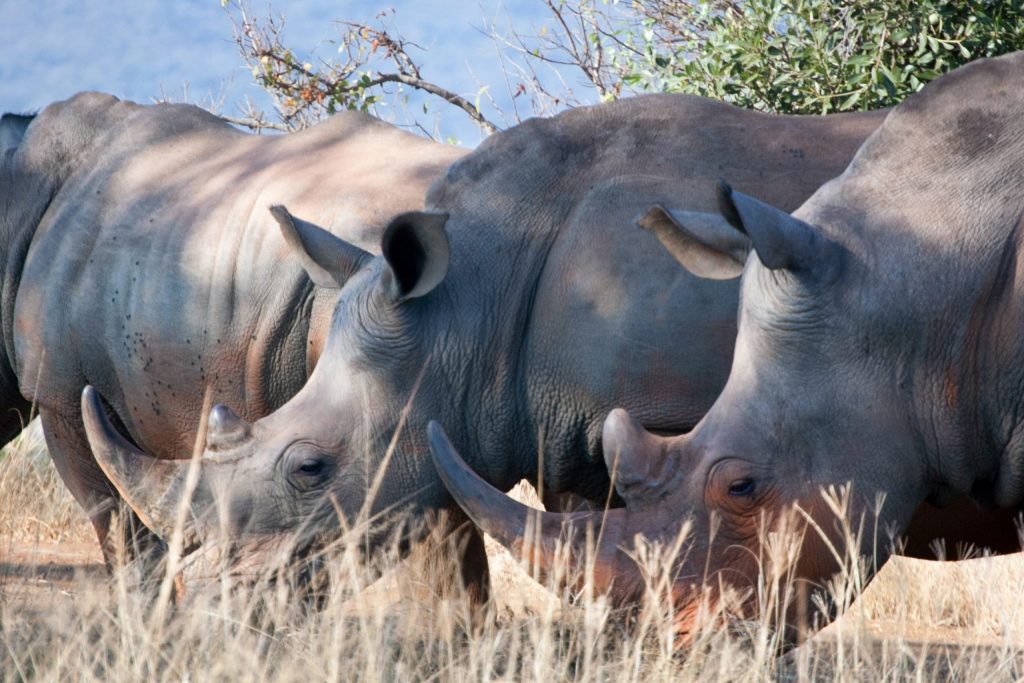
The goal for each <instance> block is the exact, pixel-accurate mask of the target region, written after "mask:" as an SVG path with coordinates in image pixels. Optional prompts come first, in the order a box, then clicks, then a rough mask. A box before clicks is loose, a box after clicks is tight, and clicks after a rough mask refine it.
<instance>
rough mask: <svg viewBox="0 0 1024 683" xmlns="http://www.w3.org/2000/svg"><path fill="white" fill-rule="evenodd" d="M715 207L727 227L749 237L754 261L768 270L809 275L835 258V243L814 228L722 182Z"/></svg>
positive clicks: (719, 185)
mask: <svg viewBox="0 0 1024 683" xmlns="http://www.w3.org/2000/svg"><path fill="white" fill-rule="evenodd" d="M718 207H719V210H720V211H721V212H722V216H723V217H724V218H725V220H726V221H728V222H729V224H730V225H732V226H733V227H735V228H736V229H737V230H740V231H742V232H743V233H745V234H746V235H747V237H749V238H750V242H751V244H752V245H753V247H754V251H755V252H756V253H757V258H758V259H759V260H760V261H761V263H763V264H764V266H765V267H766V268H768V269H770V270H779V269H785V270H790V271H794V272H810V271H812V270H815V269H818V268H820V267H822V265H823V264H825V263H828V262H830V261H831V260H832V259H833V258H834V256H835V253H836V245H835V243H834V242H832V241H830V240H829V239H828V238H826V237H825V236H823V235H822V234H821V233H820V232H818V230H817V229H815V228H814V226H812V225H810V224H808V223H805V222H803V221H802V220H800V219H799V218H794V217H793V216H791V215H790V214H788V213H786V212H785V211H782V210H780V209H776V208H775V207H774V206H771V205H770V204H766V203H764V202H762V201H760V200H758V199H754V198H753V197H750V196H748V195H745V194H743V193H742V192H737V191H736V190H733V189H732V188H731V187H729V185H728V184H726V183H724V182H719V184H718Z"/></svg>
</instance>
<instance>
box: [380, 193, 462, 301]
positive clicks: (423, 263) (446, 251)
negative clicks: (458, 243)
mask: <svg viewBox="0 0 1024 683" xmlns="http://www.w3.org/2000/svg"><path fill="white" fill-rule="evenodd" d="M447 221H448V214H441V213H430V212H426V211H409V212H407V213H403V214H401V215H400V216H397V217H396V218H395V219H394V220H393V221H391V225H389V226H388V228H387V230H385V231H384V236H383V237H382V238H381V253H382V254H383V255H384V259H385V260H386V261H387V262H388V266H390V268H391V278H390V283H389V287H390V293H391V296H392V297H393V298H394V300H395V301H404V300H406V299H415V298H418V297H421V296H424V295H425V294H428V293H429V292H431V291H432V290H433V289H434V288H435V287H437V286H438V285H439V284H441V282H442V281H443V280H444V278H445V275H447V274H448V263H449V260H450V259H451V251H450V248H449V246H448V235H447V234H446V233H445V229H444V226H445V223H447Z"/></svg>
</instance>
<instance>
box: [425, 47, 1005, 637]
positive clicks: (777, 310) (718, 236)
mask: <svg viewBox="0 0 1024 683" xmlns="http://www.w3.org/2000/svg"><path fill="white" fill-rule="evenodd" d="M680 191H681V193H684V196H687V197H688V194H686V189H685V188H680ZM718 196H719V202H720V205H721V215H694V214H687V213H685V212H681V211H675V210H673V209H672V208H671V205H669V204H666V205H663V206H661V207H655V208H654V209H653V210H652V211H650V212H648V213H646V214H645V215H644V217H643V218H642V219H641V223H642V224H643V225H645V226H646V227H648V228H650V229H652V230H655V231H657V232H658V234H660V235H661V236H662V237H663V238H664V239H663V241H664V243H665V246H666V247H668V248H669V250H670V251H672V253H673V254H675V255H676V256H677V257H678V258H679V260H680V262H681V263H682V264H683V265H684V266H686V267H687V268H689V269H691V270H692V271H693V272H696V273H702V274H710V275H721V274H722V273H723V272H729V271H732V272H740V270H741V269H742V273H743V277H742V287H741V305H740V320H739V332H738V338H737V342H736V348H735V355H734V358H733V365H732V370H731V373H730V375H729V378H728V381H727V383H726V386H725V388H724V389H723V391H722V393H721V395H720V396H719V397H718V399H717V400H716V402H715V403H714V405H713V406H712V407H711V409H710V411H709V412H708V413H707V415H706V416H705V417H704V418H703V419H702V420H701V422H700V423H699V424H698V425H697V426H696V427H695V428H694V430H693V431H692V432H691V433H689V434H686V435H681V436H675V437H663V436H659V435H657V434H653V433H651V432H650V431H648V430H646V429H644V427H643V426H642V425H641V424H640V423H639V422H638V421H637V420H636V419H635V418H634V417H631V416H630V415H629V413H627V412H626V411H624V410H616V411H613V412H612V413H611V414H610V415H609V416H608V419H607V420H606V421H605V424H604V438H603V446H604V456H605V458H606V461H607V462H608V463H609V466H611V465H612V463H616V464H617V471H618V478H617V480H616V486H617V489H618V492H619V495H621V497H622V498H623V499H624V501H625V507H624V508H623V509H617V510H610V511H608V512H607V514H606V515H603V516H601V515H597V514H595V513H586V512H580V513H574V514H573V515H572V516H570V517H567V516H565V515H559V514H557V513H547V514H544V515H543V516H542V518H541V519H540V520H539V522H538V521H535V522H533V523H539V524H540V525H541V526H542V528H543V529H544V531H545V534H544V535H543V536H542V538H541V539H540V542H539V543H537V544H536V545H535V546H534V547H535V554H536V556H537V559H538V561H539V562H540V563H541V564H545V563H547V564H548V565H549V564H550V562H551V561H552V559H553V558H552V557H551V556H550V551H551V548H552V546H553V545H555V544H556V539H555V538H553V536H552V534H555V533H559V532H561V531H562V528H563V524H565V523H570V524H572V525H573V526H575V527H576V528H577V529H579V528H583V527H585V526H587V525H589V524H597V525H601V531H600V534H601V537H600V538H601V542H600V543H599V544H597V547H596V548H595V549H594V553H596V555H595V564H596V568H595V572H594V576H595V581H596V582H597V583H598V585H599V587H601V588H603V589H605V590H610V592H611V595H612V597H613V598H614V599H616V600H617V601H618V602H620V603H625V604H633V603H634V602H635V601H637V600H638V598H639V591H641V590H642V588H643V580H642V579H641V577H640V573H639V571H638V568H637V565H636V564H635V563H634V562H633V561H632V560H631V559H629V557H628V556H627V555H626V552H625V551H626V550H628V549H629V548H630V547H631V546H632V539H633V538H634V537H635V535H636V534H642V535H643V536H645V537H646V538H647V539H649V540H658V541H662V542H665V543H671V542H673V541H674V539H675V538H676V535H677V534H679V532H680V530H681V526H682V525H683V524H684V523H686V522H687V520H689V523H691V524H692V527H691V532H690V535H689V536H690V539H691V541H692V544H693V545H692V547H691V549H690V552H689V553H688V554H687V555H686V558H687V559H685V560H682V561H680V562H679V563H678V566H677V567H676V571H677V573H676V577H677V578H676V580H675V581H676V582H675V584H674V585H675V590H674V593H673V595H674V599H675V600H676V601H677V603H678V607H679V610H680V613H681V617H680V628H681V629H683V630H687V629H689V628H691V627H692V625H693V619H692V617H693V615H694V612H695V610H694V605H695V600H696V599H697V597H698V595H699V592H698V591H695V590H694V587H695V586H699V585H700V584H701V583H703V582H707V583H708V585H710V586H712V587H713V586H716V585H719V584H723V585H730V586H733V587H735V588H738V589H739V590H740V591H741V592H742V591H743V590H746V589H751V588H753V587H754V586H755V582H756V581H757V580H758V578H757V577H758V567H757V565H756V563H757V560H758V558H767V557H768V556H769V555H768V553H767V552H765V549H764V546H763V545H762V544H763V538H764V532H765V531H766V530H770V529H771V528H772V526H771V524H772V523H773V521H778V520H782V519H783V518H785V517H786V514H785V513H786V511H787V510H790V509H792V508H793V506H800V508H801V509H802V510H803V511H804V513H805V514H806V515H807V517H803V516H800V517H798V520H803V521H804V522H806V520H808V519H809V520H811V521H813V525H812V527H814V529H813V530H812V529H810V528H808V529H806V533H805V535H804V540H803V545H802V554H801V555H800V557H799V559H798V560H796V561H795V562H794V564H793V566H792V567H791V570H792V572H793V574H794V575H795V577H796V578H797V579H798V580H799V581H802V582H807V583H806V584H805V586H806V585H809V586H810V587H812V588H814V587H818V586H821V585H822V583H823V582H824V581H826V580H827V579H828V578H829V577H831V576H832V575H833V574H834V572H835V571H836V570H837V565H838V564H839V562H838V559H839V558H844V557H850V556H851V554H852V556H853V557H857V556H858V554H859V555H860V556H861V557H864V558H873V559H874V560H875V563H871V562H870V561H869V562H868V565H867V567H866V569H867V570H868V572H869V573H870V571H871V570H872V569H873V568H874V567H876V566H878V565H879V564H881V563H882V562H884V561H885V560H886V558H887V557H888V556H889V553H890V550H891V543H890V538H889V534H891V533H899V532H900V531H902V530H903V529H906V528H907V526H908V524H909V523H910V520H911V518H912V517H913V515H914V514H915V512H916V511H917V510H918V509H919V508H921V506H922V505H923V504H925V503H926V502H931V503H933V504H935V505H938V506H944V505H952V506H955V507H956V508H957V509H959V510H961V511H966V510H968V509H970V508H972V507H973V512H970V518H971V519H972V520H973V525H974V531H973V534H974V535H973V536H972V535H971V534H970V533H967V532H966V531H965V534H964V540H974V541H976V542H978V543H980V544H985V545H989V546H991V547H992V548H993V549H994V550H995V551H997V552H1014V551H1018V550H1020V547H1021V545H1020V543H1021V540H1020V537H1019V535H1018V529H1017V524H1019V521H1020V512H1021V510H1022V509H1024V413H1022V409H1021V397H1022V396H1024V363H1022V359H1024V284H1022V283H1024V266H1022V261H1021V257H1022V256H1024V234H1022V230H1024V53H1016V54H1014V55H1011V56H1006V57H1001V58H998V59H991V60H983V61H978V62H975V63H972V64H970V65H968V66H964V67H962V68H960V69H958V70H957V71H955V72H953V73H951V74H948V75H946V76H943V77H941V78H940V79H938V80H937V81H935V82H934V83H932V84H930V85H928V86H927V87H925V88H924V89H923V90H922V91H921V92H920V93H918V94H915V95H913V96H911V97H909V98H908V99H907V100H906V101H905V102H904V103H902V104H901V105H900V106H899V107H898V108H896V109H895V110H894V111H893V112H892V113H891V114H890V115H889V116H888V118H887V119H886V120H885V122H884V123H883V124H882V126H881V127H880V128H879V129H878V131H877V132H875V133H874V134H873V135H872V136H871V137H870V138H869V139H868V140H867V141H866V142H865V144H864V146H863V147H862V148H861V149H860V151H859V152H858V153H857V155H856V157H855V158H854V160H853V161H852V162H851V164H850V166H849V168H848V169H847V170H846V171H845V172H844V173H843V174H842V175H841V176H840V177H838V178H836V179H835V180H833V181H831V182H829V183H827V184H825V185H824V186H823V187H822V188H821V189H820V190H819V191H818V192H816V193H815V194H814V196H813V197H811V198H810V199H809V200H808V201H807V202H806V203H805V204H804V205H803V206H802V207H800V209H799V210H798V211H796V212H795V213H794V214H793V215H789V214H787V213H785V212H784V211H781V210H779V209H778V208H776V207H774V206H772V205H770V204H768V203H766V202H763V201H760V200H757V199H754V198H752V197H751V196H749V195H747V194H745V193H743V192H740V191H739V190H736V189H733V188H731V187H729V186H728V185H722V186H721V187H720V189H719V192H718ZM431 445H432V447H433V452H434V455H435V456H436V460H437V464H438V466H439V467H440V468H441V471H442V472H443V473H444V476H445V480H446V482H447V483H448V485H449V488H450V490H451V491H452V493H453V495H454V496H455V498H456V499H457V500H458V501H459V503H460V504H462V505H463V506H464V507H465V509H466V510H467V511H468V512H469V514H470V516H471V517H472V518H473V519H474V520H475V521H476V522H477V523H478V524H479V525H480V526H481V527H482V528H483V529H484V530H486V531H489V532H491V533H493V534H495V535H496V536H498V537H499V538H501V539H502V540H503V541H504V542H505V543H506V544H508V545H510V546H522V545H523V544H524V543H525V542H527V541H528V540H529V539H527V538H526V537H525V536H524V530H525V529H526V524H527V520H528V518H529V515H530V513H529V512H528V511H527V510H526V509H524V508H523V507H522V506H520V505H518V504H517V503H516V502H515V501H513V500H511V499H508V498H507V497H504V496H503V495H502V494H501V493H499V492H498V491H496V490H495V489H493V488H492V487H490V486H488V485H486V483H485V482H483V481H482V480H481V479H480V478H479V477H477V476H475V475H474V474H473V473H472V472H470V471H469V470H468V468H467V467H466V466H465V464H464V463H461V462H460V460H459V459H458V455H457V453H456V452H455V451H454V450H453V448H452V446H451V443H450V442H449V441H448V440H447V439H446V438H445V435H444V432H443V431H442V429H441V428H440V427H438V426H437V425H433V426H432V427H431ZM477 462H478V461H476V460H473V461H471V464H473V465H476V464H477ZM847 485H849V486H850V487H851V488H850V489H849V491H848V493H847V494H846V496H848V498H847V504H848V506H849V508H848V510H847V516H848V519H847V521H848V522H850V523H851V524H852V527H853V529H857V528H858V526H859V525H860V524H861V520H863V521H864V527H863V531H864V533H863V535H862V536H860V538H859V539H858V540H855V541H854V542H852V543H848V544H847V543H844V541H845V537H844V536H843V534H841V533H839V531H838V530H839V528H840V525H839V524H838V523H837V522H838V521H839V520H838V519H837V516H836V514H835V511H834V510H832V509H830V508H829V506H828V504H827V503H826V501H825V500H824V499H823V493H822V492H823V490H828V489H830V488H831V489H832V490H833V491H837V492H839V491H841V490H842V487H844V486H847ZM838 495H840V497H842V494H841V493H840V494H838ZM876 514H877V520H876ZM716 519H717V522H714V521H713V520H716ZM876 524H877V526H876ZM762 525H763V526H762ZM713 526H715V527H716V528H717V533H713V532H712V527H713ZM572 538H573V539H574V540H572V541H571V544H572V552H573V553H574V554H575V555H576V557H577V558H578V557H579V556H580V554H581V553H583V552H584V551H585V548H584V547H583V540H582V536H581V535H580V534H579V532H578V531H577V532H575V533H574V535H572ZM830 544H831V547H830ZM851 551H852V553H851ZM833 553H836V554H835V555H834V554H833ZM812 593H813V590H808V591H806V595H811V594H812ZM799 595H801V591H800V590H796V591H794V596H799ZM751 600H753V597H751ZM747 609H752V606H751V605H749V604H748V605H747ZM806 609H809V608H808V605H807V603H806V602H804V601H803V600H801V599H798V597H794V599H793V601H792V603H791V604H790V610H789V612H788V615H789V621H788V622H787V624H788V625H789V626H791V627H792V626H794V625H798V624H797V623H796V622H797V617H798V616H799V615H800V614H802V613H803V614H809V612H801V610H806ZM791 634H792V631H791Z"/></svg>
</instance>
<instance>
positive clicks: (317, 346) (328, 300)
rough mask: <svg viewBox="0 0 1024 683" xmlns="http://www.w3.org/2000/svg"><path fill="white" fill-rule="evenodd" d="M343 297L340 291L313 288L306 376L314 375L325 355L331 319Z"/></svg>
mask: <svg viewBox="0 0 1024 683" xmlns="http://www.w3.org/2000/svg"><path fill="white" fill-rule="evenodd" d="M340 296H341V290H340V289H325V288H323V287H316V286H313V289H312V292H311V293H310V297H311V298H312V300H313V303H312V308H311V310H310V315H309V330H308V331H307V333H306V376H307V377H308V376H309V375H311V374H312V373H313V368H315V367H316V364H317V362H318V361H319V360H320V354H322V353H323V350H324V345H325V344H326V343H327V336H328V334H329V333H330V330H331V318H332V316H333V314H334V309H335V308H336V307H337V305H338V298H339V297H340Z"/></svg>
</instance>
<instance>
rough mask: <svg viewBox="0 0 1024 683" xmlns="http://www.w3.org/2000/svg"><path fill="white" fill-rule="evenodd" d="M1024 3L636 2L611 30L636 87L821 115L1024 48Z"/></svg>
mask: <svg viewBox="0 0 1024 683" xmlns="http://www.w3.org/2000/svg"><path fill="white" fill-rule="evenodd" d="M1022 5H1024V3H1022V2H1021V1H1020V0H1014V1H1011V2H991V1H984V0H969V1H966V2H965V1H962V0H895V1H884V0H724V1H723V0H717V1H715V2H693V1H692V0H636V1H635V2H633V3H632V4H631V6H630V7H631V11H632V12H635V15H634V16H637V17H638V18H639V19H638V21H636V22H635V23H633V24H632V25H631V26H630V27H628V28H622V27H620V28H619V31H618V32H617V33H616V35H615V39H616V40H615V42H616V43H617V44H618V49H617V50H616V51H615V54H614V57H613V60H614V66H615V71H617V73H618V76H619V78H621V80H622V82H623V83H624V85H625V86H626V88H627V89H629V90H633V91H648V92H650V91H664V92H685V93H692V94H696V95H703V96H706V97H713V98H716V99H721V100H725V101H727V102H731V103H733V104H737V105H740V106H743V107H748V108H753V109H760V110H763V111H773V112H785V113H804V114H819V113H828V112H834V111H850V110H859V109H875V108H878V107H884V106H888V105H892V104H896V103H898V102H899V101H901V100H902V99H903V98H904V97H906V96H907V95H908V94H910V93H912V92H914V91H916V90H919V89H920V88H921V87H922V86H923V85H924V84H925V83H927V82H928V81H930V80H932V79H933V78H935V77H937V76H939V75H941V74H942V73H945V72H947V71H950V70H951V69H954V68H956V67H957V66H960V65H961V64H964V63H966V62H968V61H971V60H973V59H977V58H980V57H989V56H994V55H999V54H1003V53H1006V52H1011V51H1014V50H1020V49H1024V6H1022Z"/></svg>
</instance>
